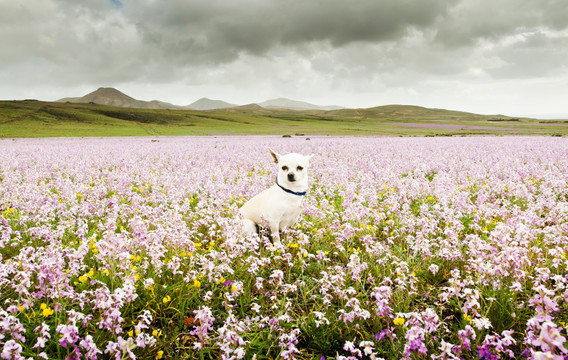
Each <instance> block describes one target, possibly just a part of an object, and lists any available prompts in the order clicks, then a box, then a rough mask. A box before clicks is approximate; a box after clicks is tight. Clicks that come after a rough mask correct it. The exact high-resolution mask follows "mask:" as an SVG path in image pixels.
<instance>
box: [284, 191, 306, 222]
mask: <svg viewBox="0 0 568 360" xmlns="http://www.w3.org/2000/svg"><path fill="white" fill-rule="evenodd" d="M301 211H302V197H298V196H295V198H288V199H286V200H285V201H283V202H282V208H281V212H280V214H281V216H280V225H281V226H288V225H291V224H292V223H294V222H295V221H296V219H297V218H298V216H299V215H300V212H301Z"/></svg>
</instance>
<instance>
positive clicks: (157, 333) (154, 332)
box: [152, 330, 162, 337]
mask: <svg viewBox="0 0 568 360" xmlns="http://www.w3.org/2000/svg"><path fill="white" fill-rule="evenodd" d="M152 335H154V337H158V336H161V335H162V330H160V331H158V330H154V331H152Z"/></svg>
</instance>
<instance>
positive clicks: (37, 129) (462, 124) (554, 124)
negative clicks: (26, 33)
mask: <svg viewBox="0 0 568 360" xmlns="http://www.w3.org/2000/svg"><path fill="white" fill-rule="evenodd" d="M228 134H256V135H269V134H270V135H296V134H306V135H309V134H321V135H374V136H452V135H554V136H564V135H568V120H556V121H539V120H535V119H524V118H523V119H517V118H511V117H508V116H502V115H495V116H489V115H477V114H471V113H465V112H458V111H448V110H440V109H427V108H422V107H417V106H403V105H389V106H380V107H376V108H370V109H353V110H352V109H343V110H335V111H318V110H313V111H293V110H284V109H280V110H273V109H263V108H260V107H257V106H248V107H240V108H231V109H223V110H209V111H197V110H163V109H161V110H155V109H135V108H123V107H112V106H106V105H97V104H76V103H52V102H42V101H35V100H23V101H0V137H2V138H16V137H59V136H61V137H67V136H70V137H71V136H73V137H87V136H160V135H163V136H167V135H228Z"/></svg>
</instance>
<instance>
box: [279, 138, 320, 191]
mask: <svg viewBox="0 0 568 360" xmlns="http://www.w3.org/2000/svg"><path fill="white" fill-rule="evenodd" d="M268 150H269V151H270V154H272V157H273V158H274V162H276V163H277V164H278V183H279V184H280V185H283V186H287V187H288V188H292V189H301V190H305V189H307V187H308V167H309V166H310V159H311V158H312V156H313V155H308V156H304V155H301V154H296V153H290V154H286V155H280V154H278V153H276V152H274V151H273V150H272V149H270V148H269V149H268Z"/></svg>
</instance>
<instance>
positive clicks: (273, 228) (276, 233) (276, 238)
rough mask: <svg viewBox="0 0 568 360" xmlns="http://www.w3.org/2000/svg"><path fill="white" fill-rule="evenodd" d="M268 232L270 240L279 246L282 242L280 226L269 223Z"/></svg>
mask: <svg viewBox="0 0 568 360" xmlns="http://www.w3.org/2000/svg"><path fill="white" fill-rule="evenodd" d="M270 232H271V236H272V242H273V243H274V245H275V246H281V245H282V243H281V242H280V228H279V226H278V224H270Z"/></svg>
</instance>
